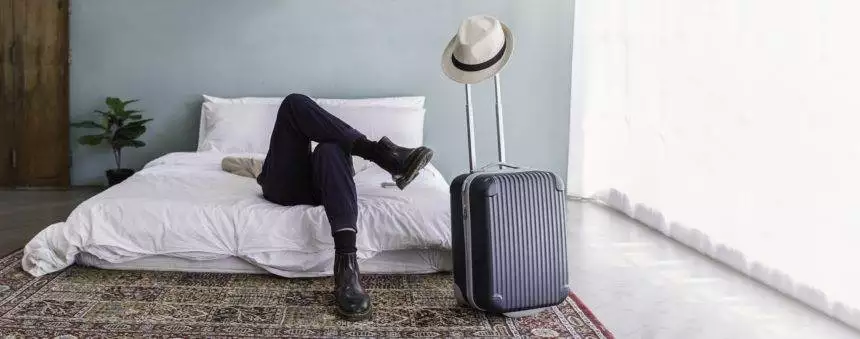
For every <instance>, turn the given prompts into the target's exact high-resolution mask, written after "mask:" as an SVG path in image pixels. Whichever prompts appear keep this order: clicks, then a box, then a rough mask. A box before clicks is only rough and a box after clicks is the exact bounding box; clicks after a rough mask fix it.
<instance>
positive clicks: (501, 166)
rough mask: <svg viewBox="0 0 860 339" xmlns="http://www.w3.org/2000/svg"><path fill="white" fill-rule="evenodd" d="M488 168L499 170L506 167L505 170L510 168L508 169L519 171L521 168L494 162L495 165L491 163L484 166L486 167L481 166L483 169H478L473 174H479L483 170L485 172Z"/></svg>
mask: <svg viewBox="0 0 860 339" xmlns="http://www.w3.org/2000/svg"><path fill="white" fill-rule="evenodd" d="M490 167H500V168H503V167H507V168H510V169H521V168H522V167H519V166H514V165H509V164H506V163H503V162H496V163H492V164H488V165H486V166H483V167H481V168H479V169H478V170H477V171H475V172H481V171H484V170H486V169H488V168H490Z"/></svg>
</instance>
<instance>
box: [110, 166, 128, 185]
mask: <svg viewBox="0 0 860 339" xmlns="http://www.w3.org/2000/svg"><path fill="white" fill-rule="evenodd" d="M105 175H106V176H107V179H108V186H113V185H116V184H118V183H121V182H123V181H124V180H125V179H128V177H130V176H132V175H134V170H133V169H130V168H118V169H109V170H107V171H105Z"/></svg>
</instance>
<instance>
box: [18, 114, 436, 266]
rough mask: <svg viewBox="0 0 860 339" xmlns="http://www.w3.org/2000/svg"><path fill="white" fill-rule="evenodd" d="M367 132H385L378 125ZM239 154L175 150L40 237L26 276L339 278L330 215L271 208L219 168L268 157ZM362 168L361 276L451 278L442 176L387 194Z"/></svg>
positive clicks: (27, 257) (315, 209) (28, 253)
mask: <svg viewBox="0 0 860 339" xmlns="http://www.w3.org/2000/svg"><path fill="white" fill-rule="evenodd" d="M421 104H422V105H423V98H422V99H421ZM234 108H235V107H234ZM365 108H366V107H365ZM362 110H364V108H363V109H362ZM347 111H348V110H346V111H343V112H347ZM388 113H391V112H387V113H386V114H388ZM231 114H234V113H231ZM365 118H366V117H365ZM353 119H355V118H353ZM345 120H347V119H345ZM347 122H350V123H353V122H352V121H347ZM422 123H423V110H422ZM234 129H235V128H234ZM366 130H368V131H372V132H373V133H377V132H381V133H385V129H384V128H378V126H369V127H368V128H367V129H366ZM400 132H401V133H402V128H401V131H400ZM204 134H207V132H203V131H202V130H201V135H204ZM369 136H372V134H370V133H369ZM264 137H265V135H264ZM374 137H375V136H374ZM201 141H202V140H201ZM243 142H244V141H243ZM203 144H204V142H201V143H200V145H203ZM244 144H247V142H245V143H244ZM231 151H235V149H229V148H224V147H222V149H210V150H205V151H199V152H177V153H170V154H166V155H164V156H162V157H159V158H157V159H155V160H153V161H151V162H149V163H148V164H147V165H146V166H144V168H143V169H142V170H141V171H139V172H138V173H136V174H135V175H134V176H132V177H130V178H129V179H127V180H126V181H125V182H123V183H121V184H119V185H116V186H113V187H111V188H109V189H107V190H105V191H103V192H101V193H99V194H98V195H96V196H94V197H92V198H91V199H89V200H87V201H85V202H83V203H82V204H81V205H79V206H78V207H77V208H76V209H75V210H74V211H72V213H71V215H70V216H69V217H68V219H67V220H66V221H64V222H60V223H56V224H53V225H50V226H48V227H47V228H45V229H44V230H42V231H41V232H40V233H39V234H38V235H36V236H35V237H34V238H33V239H32V240H31V241H30V242H29V243H28V244H27V245H26V247H25V249H24V257H23V259H22V266H23V268H24V269H25V270H26V271H27V272H29V273H30V274H33V275H37V276H39V275H44V274H48V273H51V272H55V271H58V270H61V269H63V268H65V267H67V266H69V265H71V264H73V263H76V262H77V263H78V264H81V265H88V266H94V267H100V268H106V269H146V270H174V271H175V270H180V271H198V272H229V273H237V272H243V273H264V272H270V273H274V274H277V275H280V276H285V277H315V276H325V275H331V273H332V262H333V258H334V249H333V248H334V247H333V246H334V244H333V241H332V237H331V234H330V227H329V224H328V220H327V218H326V215H325V211H324V209H323V208H322V207H321V206H292V207H285V206H280V205H277V204H273V203H270V202H268V201H266V200H265V199H263V197H262V191H261V188H260V186H259V185H258V184H257V183H256V181H255V180H254V179H253V178H248V177H243V176H238V175H234V174H230V173H227V172H225V171H223V170H222V169H221V161H222V159H223V158H224V157H226V156H243V157H257V158H263V157H264V156H265V153H263V152H260V153H236V152H231ZM356 170H357V173H356V175H355V182H356V187H357V191H358V200H359V201H358V203H359V216H358V225H357V227H358V229H359V232H358V235H357V244H356V247H357V248H358V257H359V260H360V262H361V269H362V272H364V273H407V274H408V273H430V272H437V271H449V270H450V269H451V265H452V264H451V254H450V249H451V234H450V232H451V231H450V230H451V228H450V206H449V200H448V184H447V183H446V182H445V180H444V178H443V177H442V175H441V174H440V173H439V171H438V170H437V169H436V168H435V167H433V165H432V164H430V165H428V166H427V167H426V168H425V169H424V170H422V171H421V173H420V174H419V176H418V177H417V178H416V179H415V181H414V182H413V183H412V184H410V186H409V187H407V189H405V190H403V191H401V190H399V189H397V188H396V187H390V186H388V185H383V183H387V182H389V181H390V180H391V177H390V175H389V174H388V173H386V172H385V171H384V170H382V169H381V168H379V167H378V166H376V165H374V164H372V163H367V162H364V163H357V164H356Z"/></svg>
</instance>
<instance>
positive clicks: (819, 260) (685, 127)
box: [571, 0, 860, 328]
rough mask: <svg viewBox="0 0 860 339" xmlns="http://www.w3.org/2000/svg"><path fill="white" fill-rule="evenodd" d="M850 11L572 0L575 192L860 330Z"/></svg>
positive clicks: (844, 5)
mask: <svg viewBox="0 0 860 339" xmlns="http://www.w3.org/2000/svg"><path fill="white" fill-rule="evenodd" d="M858 13H860V1H856V0H818V1H808V0H802V1H801V0H723V1H714V0H644V1H643V0H579V1H577V6H576V21H575V25H576V30H577V32H576V33H575V36H576V41H575V43H574V45H575V47H574V48H575V49H576V52H575V58H576V60H575V61H574V65H575V68H574V77H577V78H578V79H577V80H576V81H575V82H574V83H575V84H578V87H576V88H574V91H576V92H578V93H576V94H575V95H574V98H579V100H580V102H578V103H576V104H575V105H574V107H575V108H577V109H578V110H579V111H581V112H580V113H581V114H582V116H583V122H582V132H583V140H582V143H583V144H582V145H571V148H573V147H581V148H582V163H583V174H582V183H583V190H584V193H585V194H586V195H594V196H596V197H598V198H599V199H602V200H603V201H605V202H607V203H609V204H610V205H612V206H613V207H615V208H617V209H619V210H621V211H622V212H624V213H627V214H629V215H631V216H633V217H635V218H637V219H640V220H641V221H643V222H644V223H646V224H647V225H649V226H651V227H654V228H656V229H658V230H659V231H661V232H663V233H665V234H667V235H669V236H671V237H674V238H676V239H678V240H679V241H681V242H684V243H686V244H687V245H689V246H691V247H694V248H696V249H698V250H699V251H701V252H703V253H705V254H707V255H709V256H712V257H714V258H716V259H718V260H721V261H724V262H726V263H727V264H729V265H731V266H733V267H735V268H736V269H738V270H740V271H742V272H744V273H746V274H748V275H750V276H752V277H754V278H756V279H758V280H760V281H763V282H765V283H767V284H770V285H771V286H773V287H774V288H776V289H778V290H780V291H782V292H785V293H787V294H789V295H792V296H794V297H796V298H798V299H800V300H802V301H804V302H806V303H809V304H810V305H811V306H813V307H815V308H818V309H820V310H822V311H824V312H826V313H828V314H830V315H832V316H834V317H836V318H839V319H841V320H843V321H845V322H846V323H849V324H851V325H853V326H855V327H857V328H860V262H858V260H860V199H858V195H860V16H858Z"/></svg>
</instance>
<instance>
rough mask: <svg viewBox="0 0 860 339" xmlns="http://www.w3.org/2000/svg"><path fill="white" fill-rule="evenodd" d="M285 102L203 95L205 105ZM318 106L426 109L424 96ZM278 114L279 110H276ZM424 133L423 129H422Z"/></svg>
mask: <svg viewBox="0 0 860 339" xmlns="http://www.w3.org/2000/svg"><path fill="white" fill-rule="evenodd" d="M282 101H284V97H243V98H219V97H214V96H210V95H206V94H204V95H203V103H207V102H211V103H216V104H274V105H280V104H281V102H282ZM314 101H316V102H317V104H318V105H320V106H324V107H323V108H326V110H329V109H331V108H334V107H380V106H381V107H403V108H424V97H423V96H411V97H387V98H365V99H314ZM275 112H277V108H276V109H275ZM204 118H205V117H203V112H202V109H201V116H200V131H199V133H198V138H197V145H198V147H197V148H198V151H199V150H200V146H199V145H202V144H203V137H204V135H206V130H205V128H206V124H204ZM422 131H423V127H422Z"/></svg>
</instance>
